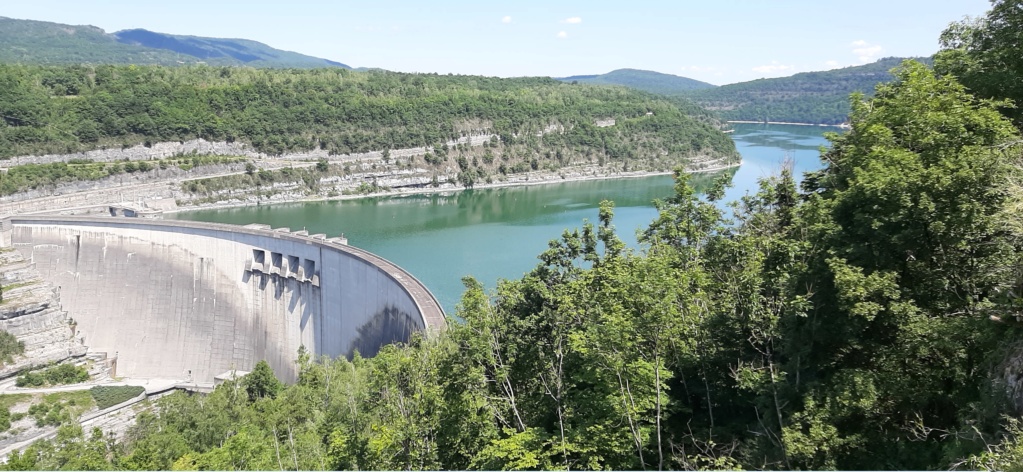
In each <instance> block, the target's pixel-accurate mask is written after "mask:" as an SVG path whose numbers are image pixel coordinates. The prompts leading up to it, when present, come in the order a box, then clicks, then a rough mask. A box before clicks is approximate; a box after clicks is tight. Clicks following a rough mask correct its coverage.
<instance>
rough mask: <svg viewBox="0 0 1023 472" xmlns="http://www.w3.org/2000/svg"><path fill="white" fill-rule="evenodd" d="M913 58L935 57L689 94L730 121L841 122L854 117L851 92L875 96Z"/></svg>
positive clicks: (894, 60) (891, 59)
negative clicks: (892, 70) (852, 114)
mask: <svg viewBox="0 0 1023 472" xmlns="http://www.w3.org/2000/svg"><path fill="white" fill-rule="evenodd" d="M907 59H915V60H917V61H920V62H923V63H925V64H928V65H929V64H930V63H931V59H930V58H901V57H887V58H884V59H880V60H878V61H876V62H873V63H870V64H865V65H862V66H853V67H845V68H842V69H834V70H828V71H819V72H803V73H799V74H795V75H791V76H788V77H778V78H773V79H758V80H753V81H749V82H739V83H735V84H728V85H722V86H720V87H716V88H713V89H703V90H693V91H689V92H686V93H685V96H686V97H688V98H689V99H691V100H692V101H694V102H696V103H697V104H698V105H700V106H702V107H704V108H706V109H708V110H711V111H716V112H718V113H719V114H720V115H721V117H722V118H724V119H725V120H730V121H778V122H794V123H812V124H831V125H834V124H840V123H845V122H846V121H847V120H848V118H849V111H850V108H849V95H850V94H852V93H853V92H862V93H864V94H865V95H867V96H870V95H873V93H874V87H875V86H876V85H877V84H878V83H881V82H887V81H889V80H891V79H892V75H891V73H890V72H889V71H890V70H891V69H893V68H895V67H898V65H899V64H901V63H902V62H903V61H904V60H907Z"/></svg>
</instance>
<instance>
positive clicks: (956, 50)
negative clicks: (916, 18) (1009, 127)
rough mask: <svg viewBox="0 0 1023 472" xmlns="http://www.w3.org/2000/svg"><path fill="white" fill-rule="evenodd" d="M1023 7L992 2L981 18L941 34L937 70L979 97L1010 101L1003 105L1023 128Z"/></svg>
mask: <svg viewBox="0 0 1023 472" xmlns="http://www.w3.org/2000/svg"><path fill="white" fill-rule="evenodd" d="M1021 41H1023V4H1021V3H1020V2H1019V0H993V1H992V2H991V10H989V11H988V12H987V14H986V15H984V16H983V17H981V18H972V19H970V18H967V19H965V20H963V21H960V22H957V23H953V24H951V25H949V27H948V29H946V30H945V31H944V32H943V33H942V34H941V51H940V52H939V53H938V54H937V55H936V56H935V64H934V65H935V68H936V69H937V70H938V71H939V72H940V73H942V74H950V75H953V76H955V77H956V78H957V79H958V80H959V81H960V82H962V83H963V85H965V86H966V87H967V88H968V89H969V90H970V91H971V92H973V93H974V94H976V95H977V96H978V97H980V98H991V99H997V100H1003V99H1009V100H1011V102H1010V104H1007V106H1003V109H1002V111H1003V112H1004V113H1006V114H1007V115H1008V116H1009V117H1010V118H1012V120H1013V121H1014V122H1015V123H1016V125H1017V126H1021V125H1023V109H1021V108H1020V106H1023V84H1021V83H1020V77H1021V75H1023V59H1021V57H1020V53H1019V52H1020V49H1019V48H1020V43H1021Z"/></svg>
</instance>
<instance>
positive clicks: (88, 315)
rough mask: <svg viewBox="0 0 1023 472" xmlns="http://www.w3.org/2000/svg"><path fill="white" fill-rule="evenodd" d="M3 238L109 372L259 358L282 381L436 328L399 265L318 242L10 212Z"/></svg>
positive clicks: (437, 319) (177, 374) (153, 373)
mask: <svg viewBox="0 0 1023 472" xmlns="http://www.w3.org/2000/svg"><path fill="white" fill-rule="evenodd" d="M3 228H4V229H5V231H4V233H6V234H4V235H3V242H4V243H5V245H7V244H10V245H12V246H13V247H14V248H16V249H18V250H19V252H21V253H22V254H23V255H24V257H25V258H26V259H30V260H31V261H32V262H33V263H34V265H35V268H36V269H37V270H38V271H39V272H40V273H41V274H42V276H43V278H44V279H46V280H47V281H49V282H50V283H51V284H52V285H54V286H57V288H58V292H59V297H60V302H61V304H62V307H63V309H64V310H66V311H67V312H68V316H69V317H70V318H71V319H72V320H73V323H74V324H75V327H76V329H75V333H76V336H77V337H78V338H79V339H80V340H81V341H82V343H83V344H84V345H86V346H88V348H89V351H90V352H106V353H109V354H110V355H112V356H114V357H116V358H117V376H118V377H128V378H140V379H158V378H159V379H188V381H189V382H196V383H212V382H213V377H214V376H215V375H217V374H220V373H222V372H225V371H229V370H233V369H238V370H251V369H252V367H253V366H254V365H255V363H256V362H258V361H260V360H266V361H267V362H269V363H270V365H271V366H272V367H273V368H274V370H275V372H277V375H278V377H280V378H282V379H284V380H292V379H294V377H295V376H296V374H297V372H296V368H295V367H296V366H295V359H296V357H297V352H298V349H299V347H300V346H302V345H304V346H305V347H306V349H308V350H309V351H310V352H311V353H313V354H314V355H316V356H320V355H326V356H331V357H336V356H341V355H351V354H352V353H353V352H354V351H355V350H358V351H359V352H360V353H361V354H362V355H366V356H371V355H374V354H375V353H376V352H377V350H378V349H379V348H380V346H382V345H384V344H387V343H390V342H394V341H402V340H406V339H408V337H409V336H410V334H411V333H412V332H413V331H418V330H424V329H428V330H429V329H443V328H444V326H445V321H444V314H443V311H442V309H441V308H440V304H439V303H438V302H437V300H436V299H435V298H434V297H433V295H432V294H430V292H429V290H427V288H426V287H425V286H423V285H422V284H421V283H420V282H419V281H418V280H416V279H415V278H414V277H412V275H411V274H409V273H407V272H405V271H404V270H402V269H401V268H400V267H397V266H395V265H394V264H392V263H390V262H388V261H386V260H384V259H382V258H380V257H377V256H375V255H373V254H370V253H368V252H366V251H363V250H360V249H357V248H353V247H350V246H347V245H344V244H340V243H338V242H335V241H332V240H328V239H326V238H324V237H323V236H322V235H314V236H308V235H305V234H297V233H295V234H293V233H290V232H289V231H287V230H271V229H268V228H267V227H263V226H260V225H249V226H246V227H241V226H234V225H223V224H213V223H198V222H184V221H174V222H170V221H153V220H139V219H135V218H112V217H106V218H104V217H69V216H16V217H10V218H8V219H7V221H5V222H4V224H3Z"/></svg>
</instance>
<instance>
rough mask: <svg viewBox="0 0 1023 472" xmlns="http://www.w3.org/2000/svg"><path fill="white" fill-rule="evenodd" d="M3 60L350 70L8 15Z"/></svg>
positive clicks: (227, 46) (218, 44)
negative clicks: (22, 18)
mask: <svg viewBox="0 0 1023 472" xmlns="http://www.w3.org/2000/svg"><path fill="white" fill-rule="evenodd" d="M0 62H3V63H24V64H81V63H92V64H159V65H180V64H197V63H206V64H211V65H229V66H240V65H247V66H252V67H296V68H314V67H344V68H348V66H347V65H345V64H342V63H340V62H334V61H329V60H327V59H321V58H318V57H312V56H306V55H304V54H299V53H295V52H290V51H282V50H280V49H275V48H272V47H270V46H267V45H266V44H263V43H260V42H256V41H250V40H246V39H223V38H204V37H198V36H180V35H172V34H163V33H155V32H152V31H147V30H143V29H133V30H124V31H119V32H116V33H112V34H111V33H107V32H105V31H103V30H102V29H100V28H97V27H95V26H79V25H65V24H60V23H51V22H46V21H34V20H19V19H14V18H5V17H0Z"/></svg>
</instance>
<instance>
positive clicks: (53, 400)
mask: <svg viewBox="0 0 1023 472" xmlns="http://www.w3.org/2000/svg"><path fill="white" fill-rule="evenodd" d="M92 406H93V402H92V398H90V396H89V392H86V391H80V392H62V393H52V394H49V395H44V396H43V398H42V401H40V402H38V403H34V404H32V405H31V406H29V408H28V415H29V416H31V417H32V418H33V419H35V422H36V426H59V425H63V424H68V423H71V422H73V421H74V420H76V419H78V417H79V416H81V414H82V413H83V412H85V411H86V410H89V409H90V408H92Z"/></svg>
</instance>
